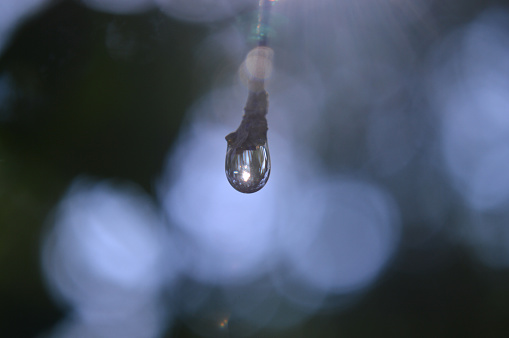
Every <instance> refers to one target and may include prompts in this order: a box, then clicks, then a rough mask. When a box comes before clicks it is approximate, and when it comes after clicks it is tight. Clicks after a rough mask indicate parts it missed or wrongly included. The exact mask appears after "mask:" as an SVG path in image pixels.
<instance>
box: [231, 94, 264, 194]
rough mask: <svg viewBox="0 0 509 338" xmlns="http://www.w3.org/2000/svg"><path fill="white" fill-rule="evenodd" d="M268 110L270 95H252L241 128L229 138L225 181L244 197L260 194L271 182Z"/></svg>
mask: <svg viewBox="0 0 509 338" xmlns="http://www.w3.org/2000/svg"><path fill="white" fill-rule="evenodd" d="M267 110H268V94H267V92H266V91H261V92H250V93H249V97H248V100H247V103H246V107H245V108H244V112H245V113H244V117H243V118H242V122H241V124H240V126H239V128H238V129H237V130H236V131H235V132H233V133H230V134H228V135H227V136H226V141H227V143H228V147H227V150H226V161H225V172H226V177H227V178H228V182H230V184H231V185H232V187H234V188H235V189H236V190H238V191H240V192H243V193H253V192H256V191H258V190H260V189H261V188H263V187H264V186H265V183H267V180H268V179H269V175H270V154H269V146H268V143H267V129H268V127H267V120H266V119H265V115H267Z"/></svg>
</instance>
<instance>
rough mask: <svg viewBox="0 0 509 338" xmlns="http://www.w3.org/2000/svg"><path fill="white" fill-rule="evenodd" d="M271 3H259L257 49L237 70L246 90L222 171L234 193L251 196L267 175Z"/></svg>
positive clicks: (252, 51)
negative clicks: (239, 118)
mask: <svg viewBox="0 0 509 338" xmlns="http://www.w3.org/2000/svg"><path fill="white" fill-rule="evenodd" d="M272 2H273V0H260V3H259V11H258V23H257V26H256V27H257V29H256V31H257V36H258V46H257V47H256V48H254V49H253V50H251V51H250V52H249V54H248V55H247V57H246V60H245V61H244V63H243V64H242V66H241V68H240V72H239V75H240V78H241V80H242V82H244V83H245V84H246V85H247V87H248V89H249V96H248V98H247V103H246V106H245V107H244V116H243V117H242V122H241V123H240V126H239V128H237V130H236V131H234V132H233V133H230V134H228V135H227V136H226V141H227V143H228V147H227V149H226V161H225V172H226V177H227V178H228V182H230V184H231V185H232V187H234V188H235V189H236V190H238V191H240V192H243V193H253V192H256V191H258V190H260V189H261V188H263V187H264V186H265V184H266V183H267V180H268V179H269V175H270V155H269V146H268V144H267V129H268V127H267V119H266V118H265V116H266V115H267V111H268V108H269V94H267V91H266V90H265V80H266V79H267V78H268V77H269V76H270V74H271V72H272V57H273V54H274V52H273V51H272V49H270V48H269V47H267V34H266V31H267V25H268V19H269V12H270V8H271V6H272Z"/></svg>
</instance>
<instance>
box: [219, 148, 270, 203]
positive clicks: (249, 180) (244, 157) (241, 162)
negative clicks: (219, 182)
mask: <svg viewBox="0 0 509 338" xmlns="http://www.w3.org/2000/svg"><path fill="white" fill-rule="evenodd" d="M225 172H226V177H227V178H228V182H230V184H231V185H232V187H234V188H235V189H236V190H238V191H240V192H243V193H246V194H249V193H253V192H256V191H258V190H260V189H261V188H263V187H264V186H265V183H267V180H268V179H269V175H270V155H269V146H268V144H267V142H265V144H263V145H257V146H253V147H249V148H245V147H236V148H235V147H231V146H230V144H228V148H227V150H226V165H225Z"/></svg>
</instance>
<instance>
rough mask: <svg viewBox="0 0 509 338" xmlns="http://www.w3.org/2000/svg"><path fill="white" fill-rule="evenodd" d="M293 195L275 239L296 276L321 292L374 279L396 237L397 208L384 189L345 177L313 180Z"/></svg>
mask: <svg viewBox="0 0 509 338" xmlns="http://www.w3.org/2000/svg"><path fill="white" fill-rule="evenodd" d="M302 196H303V198H301V199H298V198H297V199H294V202H295V205H293V208H292V210H293V211H292V213H293V217H292V221H291V222H288V223H286V224H284V225H282V227H281V229H280V232H279V240H278V242H279V243H280V244H281V245H282V248H283V250H284V254H285V255H286V256H287V258H288V260H289V261H290V263H291V264H292V265H293V266H294V267H295V269H296V271H297V273H298V277H299V278H301V279H302V280H303V281H305V282H306V283H308V284H309V285H310V286H311V287H314V288H318V289H321V290H323V291H325V292H332V293H348V292H351V291H356V290H358V289H362V288H364V287H366V286H368V285H369V284H370V283H372V282H373V281H374V280H375V279H376V277H377V276H378V274H379V273H380V272H381V271H382V269H383V268H384V267H385V265H386V264H387V262H388V261H389V259H390V258H391V257H392V254H393V253H394V251H395V249H396V247H397V245H398V242H399V237H400V224H399V213H398V209H397V207H396V205H395V203H394V201H393V200H392V198H391V197H390V196H389V195H388V194H386V193H385V192H384V191H383V190H381V189H379V188H376V187H375V186H372V185H369V184H367V183H363V182H358V181H354V180H349V179H347V178H336V179H330V180H326V181H323V182H315V183H313V184H312V185H309V186H308V190H307V191H306V192H305V193H304V194H303V195H302Z"/></svg>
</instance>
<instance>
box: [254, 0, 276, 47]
mask: <svg viewBox="0 0 509 338" xmlns="http://www.w3.org/2000/svg"><path fill="white" fill-rule="evenodd" d="M271 2H272V1H271V0H260V2H259V3H258V25H257V26H256V35H257V37H258V46H267V43H268V36H267V35H268V34H267V33H268V27H269V18H270V9H271V7H272V3H271Z"/></svg>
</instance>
